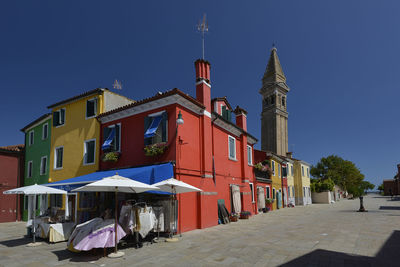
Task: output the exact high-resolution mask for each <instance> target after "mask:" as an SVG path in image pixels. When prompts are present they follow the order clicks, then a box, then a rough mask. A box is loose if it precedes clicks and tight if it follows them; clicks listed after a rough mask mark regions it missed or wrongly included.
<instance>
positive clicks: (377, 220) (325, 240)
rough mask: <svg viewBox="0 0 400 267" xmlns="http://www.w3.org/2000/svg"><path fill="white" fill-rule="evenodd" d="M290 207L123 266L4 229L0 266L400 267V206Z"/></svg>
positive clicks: (150, 251)
mask: <svg viewBox="0 0 400 267" xmlns="http://www.w3.org/2000/svg"><path fill="white" fill-rule="evenodd" d="M364 200H365V207H366V209H367V210H368V211H369V212H365V213H359V212H355V211H356V210H358V208H359V200H358V199H356V200H341V201H340V202H337V203H334V204H313V205H310V206H306V207H295V208H285V209H281V210H278V211H273V212H270V213H266V214H259V215H256V216H253V217H252V218H250V219H249V220H239V221H238V222H235V223H230V224H228V225H219V226H216V227H212V228H208V229H203V230H195V231H191V232H188V233H184V234H183V235H182V237H180V241H179V242H177V243H166V242H160V243H156V244H152V245H148V246H144V247H142V248H140V249H135V248H125V249H122V251H124V252H125V256H124V257H123V258H119V259H110V258H105V257H102V252H101V251H97V252H91V253H90V252H83V253H72V252H69V251H67V250H66V243H65V242H61V243H57V244H49V243H45V242H44V243H43V244H42V245H41V246H38V247H26V246H25V244H27V243H29V242H30V241H31V239H27V238H24V234H25V232H26V230H25V223H23V222H22V223H21V222H18V223H2V224H0V266H5V267H6V266H7V267H8V266H25V265H28V266H56V265H57V266H71V265H79V266H128V265H129V266H132V265H133V266H135V265H136V266H154V265H158V266H218V265H222V266H223V265H229V266H280V265H282V266H335V267H337V266H400V259H398V258H397V257H396V256H397V255H400V199H399V200H397V199H396V200H391V199H390V197H389V198H388V197H381V196H379V195H369V196H367V197H365V198H364Z"/></svg>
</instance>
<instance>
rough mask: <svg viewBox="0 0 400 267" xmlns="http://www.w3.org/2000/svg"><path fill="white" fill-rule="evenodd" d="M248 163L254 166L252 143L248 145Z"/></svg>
mask: <svg viewBox="0 0 400 267" xmlns="http://www.w3.org/2000/svg"><path fill="white" fill-rule="evenodd" d="M249 152H250V154H249ZM247 164H248V165H249V166H253V149H252V147H251V146H250V145H247Z"/></svg>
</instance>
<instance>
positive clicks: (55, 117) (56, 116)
mask: <svg viewBox="0 0 400 267" xmlns="http://www.w3.org/2000/svg"><path fill="white" fill-rule="evenodd" d="M59 121H60V112H58V111H55V112H53V126H58V122H59Z"/></svg>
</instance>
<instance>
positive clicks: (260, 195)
mask: <svg viewBox="0 0 400 267" xmlns="http://www.w3.org/2000/svg"><path fill="white" fill-rule="evenodd" d="M257 206H258V209H259V210H260V209H264V208H265V196H264V188H262V187H257Z"/></svg>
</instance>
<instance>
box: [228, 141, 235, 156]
mask: <svg viewBox="0 0 400 267" xmlns="http://www.w3.org/2000/svg"><path fill="white" fill-rule="evenodd" d="M230 139H233V146H234V151H233V152H234V154H235V156H234V157H233V158H232V157H231V146H230ZM228 157H229V159H230V160H235V161H236V138H235V137H233V136H230V135H228Z"/></svg>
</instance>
